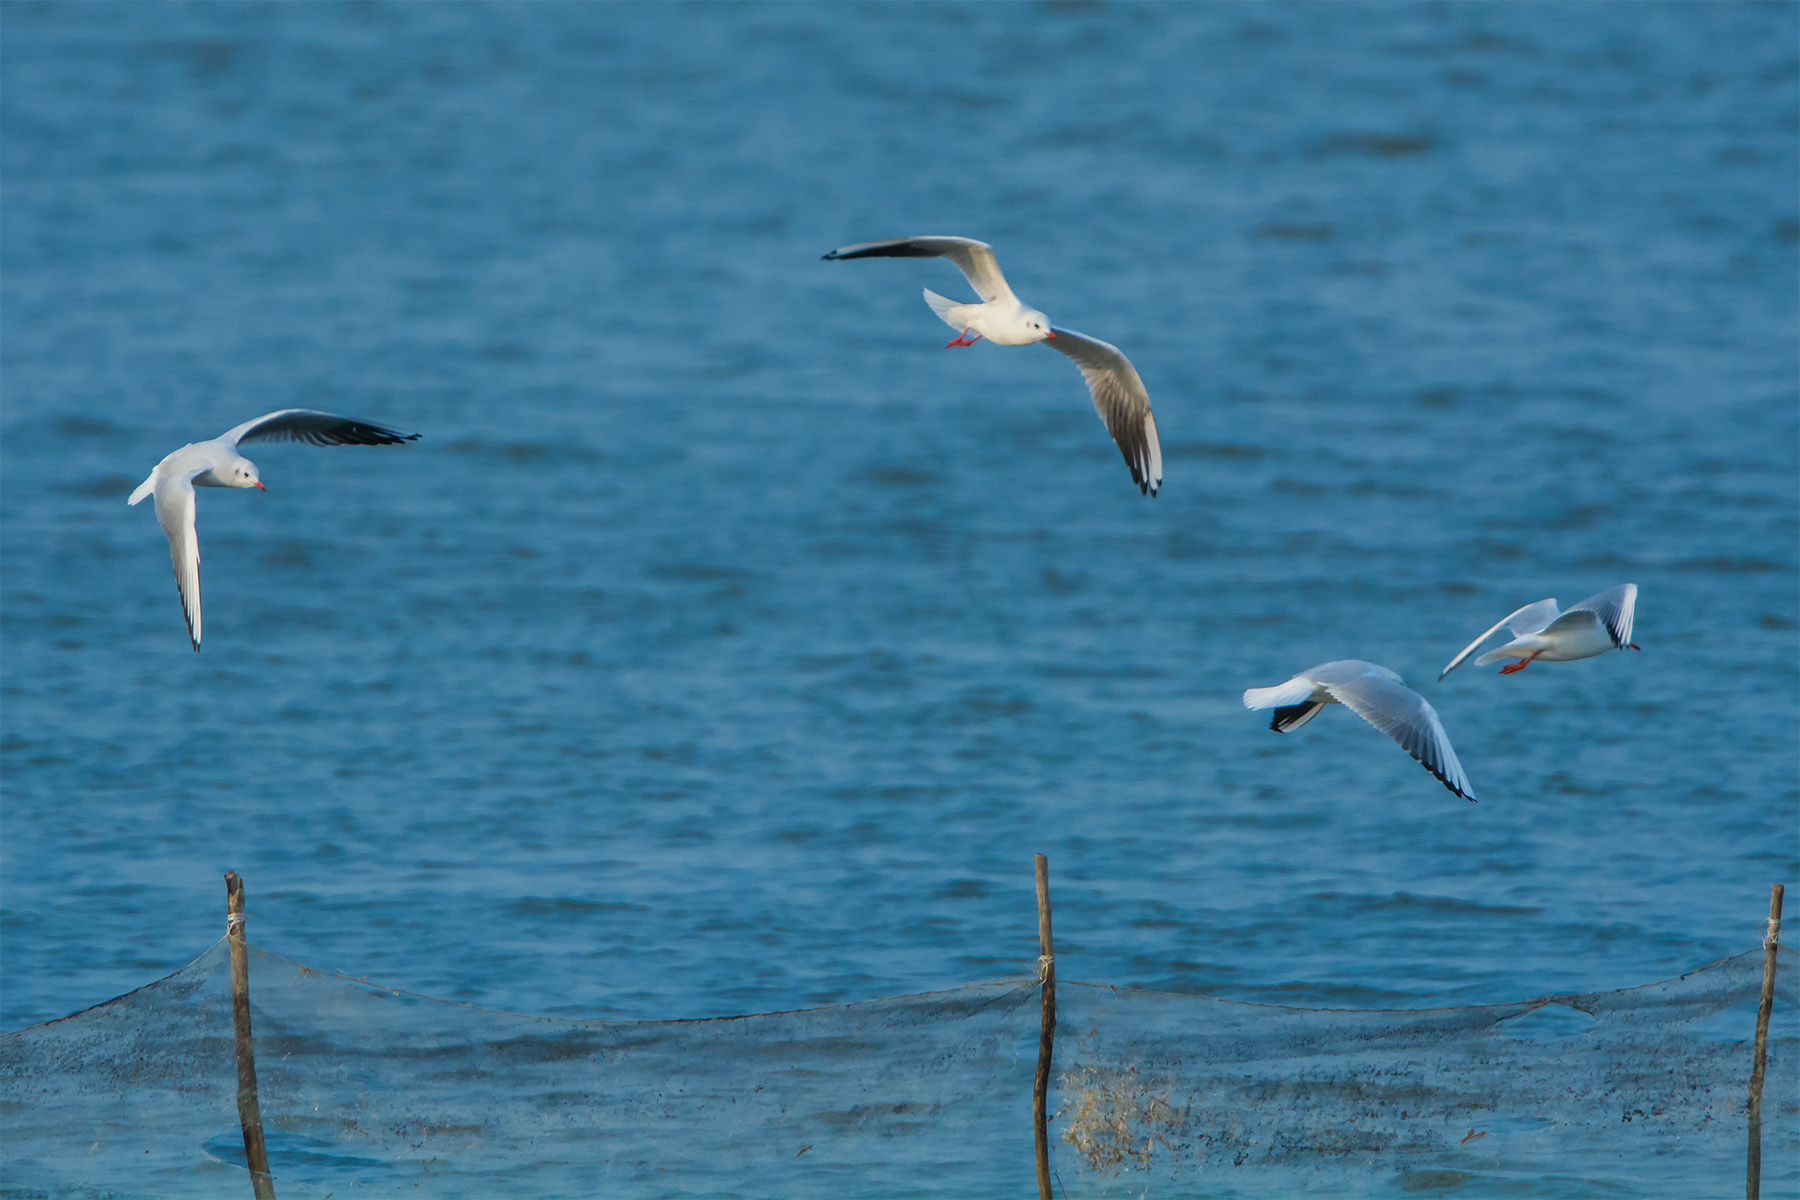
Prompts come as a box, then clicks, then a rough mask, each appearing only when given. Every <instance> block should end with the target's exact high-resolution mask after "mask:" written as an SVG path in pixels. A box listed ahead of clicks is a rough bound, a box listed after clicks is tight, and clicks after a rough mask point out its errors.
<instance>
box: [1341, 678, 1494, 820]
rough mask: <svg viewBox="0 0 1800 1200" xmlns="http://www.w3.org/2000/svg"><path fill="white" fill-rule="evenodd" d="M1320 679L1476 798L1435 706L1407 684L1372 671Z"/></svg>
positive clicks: (1459, 791)
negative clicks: (1396, 681) (1385, 677)
mask: <svg viewBox="0 0 1800 1200" xmlns="http://www.w3.org/2000/svg"><path fill="white" fill-rule="evenodd" d="M1319 682H1320V684H1321V685H1322V686H1323V687H1324V688H1325V690H1326V691H1328V692H1330V693H1331V694H1332V696H1334V697H1335V698H1336V699H1337V701H1338V703H1340V704H1342V705H1343V706H1344V707H1345V708H1348V709H1349V710H1350V711H1351V712H1353V713H1355V714H1356V715H1357V716H1359V717H1361V718H1362V719H1363V720H1365V721H1367V722H1368V723H1369V724H1371V725H1373V726H1374V727H1375V728H1377V729H1379V730H1381V732H1383V733H1385V734H1387V735H1388V736H1389V737H1391V738H1393V739H1394V741H1396V742H1398V743H1399V745H1400V748H1401V749H1402V750H1404V751H1406V752H1407V753H1408V754H1410V755H1412V756H1413V757H1414V758H1415V759H1417V760H1418V761H1419V763H1420V765H1422V766H1423V767H1424V768H1425V769H1426V770H1427V771H1430V772H1431V773H1432V774H1433V775H1435V776H1437V779H1438V782H1439V783H1442V784H1443V785H1444V786H1445V787H1447V788H1449V789H1450V790H1451V791H1452V792H1454V793H1455V794H1456V795H1458V796H1461V797H1462V798H1463V799H1464V800H1473V799H1475V795H1474V793H1473V792H1472V791H1471V790H1470V788H1469V777H1468V776H1467V775H1464V774H1463V769H1462V764H1461V763H1460V762H1458V761H1457V760H1456V751H1455V750H1453V749H1452V748H1451V746H1450V737H1449V735H1448V734H1446V733H1445V732H1444V725H1443V722H1441V721H1439V720H1438V715H1437V710H1436V709H1434V708H1432V707H1431V705H1430V704H1429V703H1428V702H1427V701H1426V699H1425V697H1423V696H1421V695H1419V693H1417V692H1415V691H1413V690H1412V689H1411V688H1409V687H1407V686H1406V685H1405V684H1400V683H1395V682H1393V681H1392V680H1389V679H1384V678H1382V677H1381V676H1379V675H1375V674H1373V673H1367V674H1354V675H1345V676H1342V677H1339V678H1336V679H1334V680H1324V679H1321V680H1320V681H1319Z"/></svg>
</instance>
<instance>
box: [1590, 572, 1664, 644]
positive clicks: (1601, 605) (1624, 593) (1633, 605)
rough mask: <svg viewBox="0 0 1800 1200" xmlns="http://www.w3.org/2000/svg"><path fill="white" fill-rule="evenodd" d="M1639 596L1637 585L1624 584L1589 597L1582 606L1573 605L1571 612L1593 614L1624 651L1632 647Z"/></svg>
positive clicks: (1614, 642)
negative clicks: (1632, 626) (1632, 630)
mask: <svg viewBox="0 0 1800 1200" xmlns="http://www.w3.org/2000/svg"><path fill="white" fill-rule="evenodd" d="M1637 594H1638V586H1637V584H1635V583H1622V584H1620V585H1619V586H1618V587H1616V588H1608V589H1606V590H1605V591H1604V592H1601V593H1600V594H1599V595H1597V596H1589V597H1588V598H1587V599H1586V600H1583V601H1582V602H1581V603H1580V604H1571V605H1570V606H1569V612H1571V613H1578V612H1583V613H1593V614H1594V616H1595V617H1597V618H1598V619H1599V621H1600V623H1601V624H1602V625H1604V626H1606V632H1607V633H1609V634H1611V635H1612V640H1613V645H1614V646H1617V647H1618V648H1619V649H1621V650H1623V649H1624V648H1625V647H1626V646H1629V645H1631V623H1632V621H1633V620H1634V619H1635V618H1636V616H1637ZM1652 632H1654V631H1652Z"/></svg>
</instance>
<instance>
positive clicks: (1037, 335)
mask: <svg viewBox="0 0 1800 1200" xmlns="http://www.w3.org/2000/svg"><path fill="white" fill-rule="evenodd" d="M824 257H825V258H826V259H829V260H832V261H836V260H839V259H847V258H947V259H949V260H950V261H951V262H953V263H955V264H956V265H957V266H958V267H960V268H962V273H963V274H964V275H966V276H968V279H969V284H970V286H972V287H973V288H974V289H975V291H976V293H977V294H978V295H980V297H981V303H979V304H960V303H958V302H957V301H955V300H951V299H950V298H948V297H946V296H940V295H938V294H937V293H936V292H934V291H931V290H930V289H929V288H927V289H926V291H925V303H927V304H929V305H931V311H932V312H934V313H936V314H937V315H938V316H939V317H941V318H943V321H944V323H945V324H946V325H948V326H950V328H952V329H954V330H957V331H958V334H959V336H958V337H957V338H956V339H955V340H954V341H951V342H946V343H945V348H946V349H948V348H949V347H951V346H972V345H974V344H975V343H976V342H977V341H978V340H980V339H981V338H986V339H987V340H988V341H990V342H997V343H998V344H1000V345H1002V346H1029V345H1031V344H1032V343H1033V342H1048V343H1049V345H1050V348H1051V349H1052V350H1060V351H1061V352H1062V353H1063V354H1065V355H1067V356H1068V357H1069V358H1071V359H1073V360H1074V362H1075V365H1076V366H1077V367H1079V368H1081V375H1082V378H1084V379H1086V380H1087V385H1088V391H1089V392H1091V393H1092V394H1093V397H1094V409H1095V411H1097V412H1098V413H1099V414H1100V419H1101V421H1103V422H1105V424H1106V431H1107V432H1108V433H1110V434H1112V439H1113V442H1114V443H1115V444H1116V445H1117V446H1118V447H1119V452H1120V453H1121V454H1123V455H1124V456H1125V465H1126V466H1128V467H1130V468H1131V481H1132V482H1133V483H1135V484H1137V485H1138V491H1140V492H1147V493H1149V494H1150V495H1152V496H1154V495H1156V491H1157V489H1158V488H1160V487H1162V447H1161V446H1159V445H1158V444H1157V441H1156V418H1155V417H1154V416H1152V415H1151V413H1150V393H1149V392H1147V391H1145V390H1144V381H1143V380H1142V379H1139V378H1138V373H1137V371H1136V370H1135V369H1134V368H1133V367H1132V365H1131V363H1130V361H1129V360H1128V359H1127V358H1126V357H1125V356H1124V355H1123V354H1121V353H1119V351H1118V349H1117V348H1116V347H1114V346H1109V345H1107V344H1106V343H1105V342H1102V341H1099V340H1098V339H1096V338H1091V337H1088V336H1087V335H1086V334H1083V333H1076V332H1075V331H1074V330H1073V329H1056V328H1053V327H1052V326H1051V324H1050V318H1049V317H1046V316H1045V315H1044V314H1043V313H1041V312H1039V311H1037V309H1035V308H1027V307H1026V306H1025V304H1024V303H1023V302H1022V301H1021V300H1020V299H1019V298H1018V297H1017V296H1015V295H1013V291H1012V289H1011V288H1010V287H1008V286H1007V285H1006V277H1005V276H1003V275H1001V274H1000V266H999V264H998V263H996V262H995V261H994V248H993V247H992V246H990V245H988V244H987V243H986V242H978V241H975V240H974V239H973V238H964V237H910V238H895V239H894V240H892V241H887V242H861V243H859V244H857V245H854V246H843V247H840V248H839V249H836V250H833V251H832V252H831V253H829V254H827V255H825V256H824Z"/></svg>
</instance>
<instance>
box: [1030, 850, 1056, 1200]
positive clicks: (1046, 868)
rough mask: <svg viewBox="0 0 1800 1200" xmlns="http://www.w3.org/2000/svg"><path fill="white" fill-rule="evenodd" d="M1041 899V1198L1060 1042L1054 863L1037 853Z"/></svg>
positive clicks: (1037, 1103) (1046, 1195) (1036, 1083)
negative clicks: (1053, 1058)
mask: <svg viewBox="0 0 1800 1200" xmlns="http://www.w3.org/2000/svg"><path fill="white" fill-rule="evenodd" d="M1035 861H1036V866H1037V902H1038V984H1039V988H1038V990H1039V992H1040V993H1041V994H1042V996H1043V1006H1042V1009H1041V1015H1040V1017H1039V1021H1038V1060H1037V1075H1036V1077H1035V1078H1034V1079H1033V1080H1032V1082H1031V1115H1032V1118H1033V1120H1034V1121H1035V1123H1036V1126H1037V1128H1036V1130H1035V1132H1036V1145H1037V1185H1038V1200H1052V1197H1051V1195H1050V1128H1049V1124H1048V1117H1047V1116H1046V1113H1045V1110H1046V1108H1047V1107H1048V1105H1049V1099H1050V1053H1051V1050H1052V1049H1053V1048H1054V1047H1055V1045H1056V951H1055V949H1054V948H1053V946H1052V944H1051V941H1050V864H1049V862H1048V860H1046V859H1045V858H1044V856H1043V855H1041V854H1040V855H1038V856H1037V857H1036V860H1035Z"/></svg>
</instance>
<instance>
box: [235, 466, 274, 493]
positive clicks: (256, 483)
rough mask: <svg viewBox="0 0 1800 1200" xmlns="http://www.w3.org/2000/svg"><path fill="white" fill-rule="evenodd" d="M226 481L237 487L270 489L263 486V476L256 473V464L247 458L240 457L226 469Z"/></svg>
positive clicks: (259, 489) (264, 490)
mask: <svg viewBox="0 0 1800 1200" xmlns="http://www.w3.org/2000/svg"><path fill="white" fill-rule="evenodd" d="M225 482H226V484H227V485H229V486H231V487H236V488H255V489H257V490H258V491H263V492H266V491H268V490H269V489H267V488H265V487H263V485H262V477H261V476H260V475H258V474H257V473H256V464H255V463H253V462H251V461H250V460H249V459H247V458H239V459H238V460H237V461H236V462H234V463H232V464H231V466H230V467H228V468H227V469H226V471H225Z"/></svg>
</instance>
